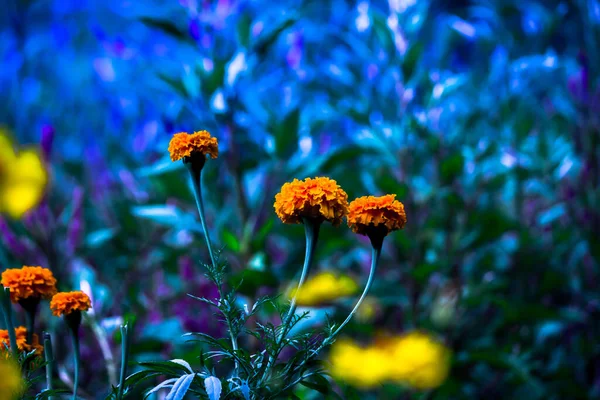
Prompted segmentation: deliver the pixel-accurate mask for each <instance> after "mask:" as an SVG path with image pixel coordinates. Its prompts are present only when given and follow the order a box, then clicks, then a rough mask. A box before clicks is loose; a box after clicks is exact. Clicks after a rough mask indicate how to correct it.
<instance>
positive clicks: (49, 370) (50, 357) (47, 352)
mask: <svg viewBox="0 0 600 400" xmlns="http://www.w3.org/2000/svg"><path fill="white" fill-rule="evenodd" d="M44 356H45V359H46V390H52V389H53V388H54V387H53V385H52V374H53V371H54V352H53V351H52V339H51V337H50V334H49V333H48V332H44ZM53 398H54V396H49V397H48V400H52V399H53Z"/></svg>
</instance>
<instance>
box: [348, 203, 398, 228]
mask: <svg viewBox="0 0 600 400" xmlns="http://www.w3.org/2000/svg"><path fill="white" fill-rule="evenodd" d="M395 198H396V195H395V194H387V195H385V196H380V197H375V196H363V197H359V198H357V199H356V200H354V201H353V202H351V203H350V206H349V210H348V226H349V227H350V228H352V231H353V232H355V233H359V234H361V235H367V234H368V233H369V229H370V228H385V229H384V231H385V234H386V235H387V234H388V233H390V232H392V231H395V230H398V229H402V228H404V225H406V212H405V211H404V205H403V204H402V203H401V202H399V201H398V200H395Z"/></svg>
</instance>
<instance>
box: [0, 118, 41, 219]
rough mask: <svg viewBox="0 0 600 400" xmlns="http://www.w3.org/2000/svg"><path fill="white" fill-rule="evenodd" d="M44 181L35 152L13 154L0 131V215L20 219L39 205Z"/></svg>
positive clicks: (1, 129) (7, 139)
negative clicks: (4, 214)
mask: <svg viewBox="0 0 600 400" xmlns="http://www.w3.org/2000/svg"><path fill="white" fill-rule="evenodd" d="M47 181H48V174H47V172H46V168H45V166H44V163H43V162H42V159H41V157H40V155H39V154H38V152H37V151H36V150H33V149H25V150H21V151H20V152H18V153H16V152H15V150H14V148H13V145H12V142H11V140H10V139H9V137H8V132H7V130H6V129H3V128H2V127H0V213H6V214H8V215H10V216H11V217H13V218H21V216H23V214H24V213H25V212H27V211H29V210H30V209H32V208H33V207H35V206H37V205H38V203H39V202H40V201H41V199H42V197H43V196H44V191H45V188H46V183H47Z"/></svg>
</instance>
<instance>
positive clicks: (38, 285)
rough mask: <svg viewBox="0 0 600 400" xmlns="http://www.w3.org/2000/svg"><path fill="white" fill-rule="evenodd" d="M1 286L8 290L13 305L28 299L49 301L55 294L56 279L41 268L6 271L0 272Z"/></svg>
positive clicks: (49, 272)
mask: <svg viewBox="0 0 600 400" xmlns="http://www.w3.org/2000/svg"><path fill="white" fill-rule="evenodd" d="M2 285H3V286H4V287H6V288H10V299H11V300H12V301H13V302H14V303H17V302H19V301H20V300H25V299H28V298H38V299H50V298H51V297H52V296H54V294H55V293H56V278H54V275H52V271H50V270H49V269H47V268H42V267H28V266H24V267H23V268H13V269H7V270H6V271H4V272H2Z"/></svg>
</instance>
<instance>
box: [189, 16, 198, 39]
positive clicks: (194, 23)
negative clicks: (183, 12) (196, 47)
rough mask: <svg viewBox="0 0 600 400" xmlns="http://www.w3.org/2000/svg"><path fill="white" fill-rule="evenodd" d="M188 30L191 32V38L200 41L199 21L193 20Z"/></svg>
mask: <svg viewBox="0 0 600 400" xmlns="http://www.w3.org/2000/svg"><path fill="white" fill-rule="evenodd" d="M188 30H189V33H190V36H191V37H192V38H193V39H194V40H199V39H200V23H199V22H198V20H197V19H193V20H191V21H190V24H189V27H188Z"/></svg>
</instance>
